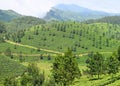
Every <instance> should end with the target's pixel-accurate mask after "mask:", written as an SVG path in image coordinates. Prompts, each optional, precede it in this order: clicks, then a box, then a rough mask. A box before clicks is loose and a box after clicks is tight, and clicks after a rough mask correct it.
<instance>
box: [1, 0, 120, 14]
mask: <svg viewBox="0 0 120 86" xmlns="http://www.w3.org/2000/svg"><path fill="white" fill-rule="evenodd" d="M60 3H66V4H77V5H79V6H83V7H87V8H90V9H95V10H103V11H107V12H119V13H120V5H119V3H120V0H0V9H5V10H7V9H12V10H15V11H16V12H18V13H21V14H24V15H31V16H43V15H44V14H45V13H46V12H47V11H49V10H50V8H51V7H53V6H54V5H57V4H60Z"/></svg>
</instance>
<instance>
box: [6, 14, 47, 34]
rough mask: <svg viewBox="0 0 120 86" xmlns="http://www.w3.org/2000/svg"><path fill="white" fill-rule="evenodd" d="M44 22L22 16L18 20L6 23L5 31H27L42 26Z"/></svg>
mask: <svg viewBox="0 0 120 86" xmlns="http://www.w3.org/2000/svg"><path fill="white" fill-rule="evenodd" d="M44 23H46V22H45V20H43V19H40V18H36V17H32V16H23V17H20V18H16V19H14V20H12V21H11V22H9V23H7V30H8V31H9V32H15V31H18V30H24V29H28V28H30V27H32V26H34V25H39V24H44Z"/></svg>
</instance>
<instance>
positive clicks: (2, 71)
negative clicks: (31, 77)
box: [0, 55, 25, 82]
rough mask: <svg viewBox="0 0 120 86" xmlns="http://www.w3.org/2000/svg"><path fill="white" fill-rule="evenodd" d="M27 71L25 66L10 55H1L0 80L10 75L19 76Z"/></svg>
mask: <svg viewBox="0 0 120 86" xmlns="http://www.w3.org/2000/svg"><path fill="white" fill-rule="evenodd" d="M24 71H25V66H23V65H21V64H20V63H19V62H16V61H14V60H11V59H10V58H8V57H5V56H2V55H1V56H0V82H2V81H3V80H4V79H5V78H8V77H10V78H11V77H18V76H20V75H21V74H23V72H24Z"/></svg>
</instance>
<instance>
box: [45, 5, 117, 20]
mask: <svg viewBox="0 0 120 86" xmlns="http://www.w3.org/2000/svg"><path fill="white" fill-rule="evenodd" d="M112 15H116V14H112V13H107V12H102V11H97V10H91V9H88V8H85V7H80V6H77V5H74V4H58V5H56V6H54V7H52V8H51V10H50V11H49V12H48V13H47V14H46V16H45V17H44V19H46V20H59V21H69V20H70V21H85V20H88V19H98V18H102V17H105V16H112Z"/></svg>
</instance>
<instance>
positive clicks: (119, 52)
mask: <svg viewBox="0 0 120 86" xmlns="http://www.w3.org/2000/svg"><path fill="white" fill-rule="evenodd" d="M117 53H118V60H119V61H120V46H119V47H118V51H117Z"/></svg>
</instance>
